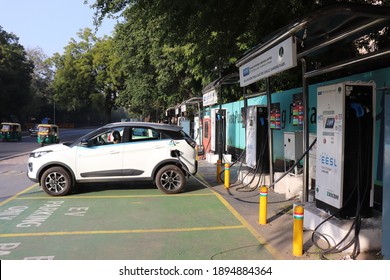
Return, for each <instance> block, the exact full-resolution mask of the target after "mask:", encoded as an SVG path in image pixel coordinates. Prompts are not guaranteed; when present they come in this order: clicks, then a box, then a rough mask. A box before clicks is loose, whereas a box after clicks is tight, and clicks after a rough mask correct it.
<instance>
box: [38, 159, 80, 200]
mask: <svg viewBox="0 0 390 280" xmlns="http://www.w3.org/2000/svg"><path fill="white" fill-rule="evenodd" d="M41 186H42V188H43V190H44V191H45V192H46V193H47V194H49V195H51V196H61V195H67V194H69V193H70V192H71V191H72V188H73V182H72V178H71V176H70V175H69V172H67V171H66V170H65V169H64V168H62V167H59V166H57V167H51V168H49V169H48V170H46V171H45V172H44V173H43V175H42V178H41Z"/></svg>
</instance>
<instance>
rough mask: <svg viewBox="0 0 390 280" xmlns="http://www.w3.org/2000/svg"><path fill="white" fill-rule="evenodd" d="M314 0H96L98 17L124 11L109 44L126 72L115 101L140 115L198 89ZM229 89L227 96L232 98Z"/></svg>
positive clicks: (197, 92)
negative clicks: (122, 86)
mask: <svg viewBox="0 0 390 280" xmlns="http://www.w3.org/2000/svg"><path fill="white" fill-rule="evenodd" d="M315 2H316V1H314V0H313V1H303V0H301V1H300V0H295V1H288V0H280V1H272V0H265V1H256V0H248V1H235V0H208V1H206V0H194V1H181V0H180V1H179V0H169V1H168V0H156V1H150V0H138V1H135V0H134V1H131V0H128V1H104V0H99V1H95V3H94V4H93V5H92V7H93V8H95V9H96V16H97V19H101V17H104V16H107V15H113V14H115V13H119V12H120V13H121V14H122V16H123V19H124V20H123V22H122V23H121V24H119V25H118V26H117V27H116V35H115V37H114V47H115V48H116V49H117V53H118V55H119V56H120V61H121V67H122V70H123V73H125V79H124V81H125V82H124V89H123V91H121V93H120V95H119V97H118V100H117V101H118V104H119V105H121V106H125V107H126V108H130V110H132V111H134V112H136V113H139V114H141V115H143V116H156V117H157V118H158V117H161V114H162V112H164V109H166V108H168V107H171V106H173V105H176V104H178V103H181V102H182V101H184V100H186V99H188V98H190V97H193V96H200V95H201V90H202V88H203V87H204V86H205V85H207V84H208V83H210V82H212V81H213V80H215V79H217V78H218V77H220V76H223V75H226V74H230V73H233V72H237V71H238V69H237V67H236V66H235V63H236V61H237V60H238V59H239V57H241V56H242V55H243V53H244V52H245V51H247V50H248V49H249V48H251V47H252V46H254V45H256V44H258V43H259V42H261V40H262V39H263V38H264V37H265V36H267V35H269V34H270V32H272V31H274V30H276V29H278V28H280V27H282V26H284V25H286V24H288V23H289V22H290V21H291V20H294V19H295V18H297V17H298V16H299V15H300V13H302V11H304V10H307V9H312V8H313V7H314V6H315V5H316V4H315ZM241 95H242V93H241V90H240V89H239V88H236V90H231V91H229V92H227V93H226V94H225V95H224V96H225V98H224V101H226V102H229V101H233V100H237V99H239V98H240V96H241Z"/></svg>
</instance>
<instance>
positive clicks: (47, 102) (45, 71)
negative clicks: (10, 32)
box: [26, 48, 54, 120]
mask: <svg viewBox="0 0 390 280" xmlns="http://www.w3.org/2000/svg"><path fill="white" fill-rule="evenodd" d="M26 54H27V58H28V59H29V60H30V61H32V62H33V63H34V71H33V73H32V75H31V95H32V98H31V101H30V103H29V105H28V107H27V108H26V110H27V112H28V113H30V115H31V117H32V118H36V119H37V120H39V119H42V118H44V117H47V116H52V115H53V114H54V113H53V106H54V105H53V103H54V93H53V89H52V82H53V77H54V69H53V64H52V61H51V59H50V58H48V56H47V55H46V54H45V53H44V51H43V50H42V49H41V48H33V49H27V50H26Z"/></svg>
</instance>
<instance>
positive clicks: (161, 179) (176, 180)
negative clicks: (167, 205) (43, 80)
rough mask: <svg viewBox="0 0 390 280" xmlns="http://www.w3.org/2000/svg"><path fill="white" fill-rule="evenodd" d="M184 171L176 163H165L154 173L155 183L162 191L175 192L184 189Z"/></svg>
mask: <svg viewBox="0 0 390 280" xmlns="http://www.w3.org/2000/svg"><path fill="white" fill-rule="evenodd" d="M185 181H186V178H185V175H184V172H183V171H182V170H181V169H180V168H179V167H177V166H176V165H166V166H164V167H163V168H161V169H160V170H159V171H158V172H157V175H156V185H157V187H158V188H159V189H160V190H161V191H162V192H164V193H167V194H175V193H179V192H181V191H182V190H183V189H184V186H185V183H186V182H185Z"/></svg>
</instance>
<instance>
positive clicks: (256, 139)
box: [245, 106, 269, 173]
mask: <svg viewBox="0 0 390 280" xmlns="http://www.w3.org/2000/svg"><path fill="white" fill-rule="evenodd" d="M246 116H247V117H246V126H245V128H246V148H245V151H246V156H245V160H246V165H247V166H248V167H250V168H253V169H255V168H256V170H257V171H258V172H260V173H262V172H269V154H268V120H267V118H268V113H267V107H266V106H249V107H248V108H247V112H246ZM259 166H261V167H262V168H261V169H259V168H258V167H259Z"/></svg>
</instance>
